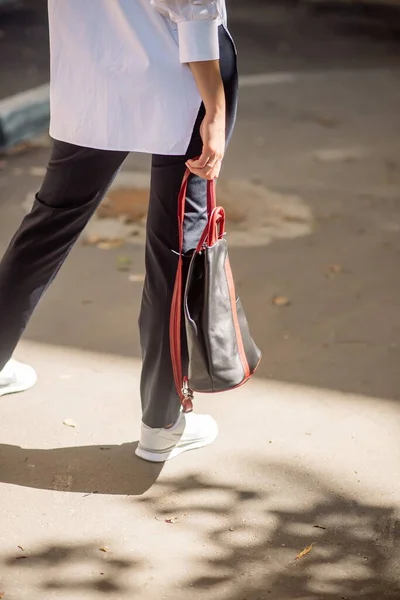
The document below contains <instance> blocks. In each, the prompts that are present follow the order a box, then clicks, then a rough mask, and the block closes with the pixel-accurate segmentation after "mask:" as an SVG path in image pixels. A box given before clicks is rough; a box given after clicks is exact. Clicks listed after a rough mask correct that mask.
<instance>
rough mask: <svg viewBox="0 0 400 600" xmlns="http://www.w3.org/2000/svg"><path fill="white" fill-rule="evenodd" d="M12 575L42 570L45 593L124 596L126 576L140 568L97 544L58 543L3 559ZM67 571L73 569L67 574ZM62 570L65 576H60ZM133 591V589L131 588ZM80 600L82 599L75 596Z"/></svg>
mask: <svg viewBox="0 0 400 600" xmlns="http://www.w3.org/2000/svg"><path fill="white" fill-rule="evenodd" d="M1 562H2V563H3V565H4V566H5V567H6V568H7V569H8V570H9V571H11V572H12V570H13V569H18V571H19V573H20V574H21V573H22V574H23V573H24V572H25V571H29V570H36V569H37V570H38V571H39V572H40V573H41V583H40V586H39V589H40V590H42V591H43V592H45V593H47V594H48V593H51V592H56V591H61V592H63V591H64V592H74V593H79V592H81V593H84V592H89V591H96V592H99V593H100V594H101V595H103V594H104V595H105V594H115V593H117V592H119V593H122V592H124V591H126V589H127V587H126V585H125V583H124V582H123V579H122V578H123V576H124V575H125V573H127V572H128V571H132V570H133V569H137V568H139V567H140V562H139V561H133V560H127V559H126V558H121V557H118V556H115V555H114V554H113V556H112V557H109V556H108V555H107V554H106V553H103V552H101V551H100V550H99V548H98V545H95V544H91V543H88V544H68V545H67V544H65V545H64V544H54V545H51V546H47V545H46V546H43V547H41V548H38V549H33V550H31V551H30V552H29V555H27V554H26V553H25V552H24V551H22V552H19V554H13V555H10V556H7V557H5V558H3V559H2V560H1ZM66 568H69V569H71V570H70V571H67V572H66ZM57 569H62V574H60V573H59V572H58V573H57ZM129 591H135V590H132V587H131V586H130V589H129ZM75 597H78V596H75Z"/></svg>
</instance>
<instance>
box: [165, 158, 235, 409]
mask: <svg viewBox="0 0 400 600" xmlns="http://www.w3.org/2000/svg"><path fill="white" fill-rule="evenodd" d="M190 174H191V173H190V171H189V169H186V171H185V174H184V176H183V180H182V185H181V189H180V192H179V196H178V211H177V212H178V236H179V259H178V266H177V271H176V277H175V285H174V291H173V295H172V302H171V313H170V323H169V339H170V352H171V361H172V370H173V373H174V381H175V386H176V390H177V392H178V394H179V397H180V399H181V403H182V406H183V411H184V412H191V411H192V410H193V392H192V390H191V389H190V388H189V380H188V378H187V377H184V376H183V373H182V344H181V327H182V293H183V278H182V267H183V259H182V252H183V226H184V220H185V205H186V193H187V187H188V181H189V177H190ZM207 215H208V221H207V226H206V227H205V229H204V233H203V235H202V237H201V239H200V242H199V245H198V247H197V249H196V252H199V251H200V250H201V248H202V247H203V246H204V244H205V242H206V241H207V240H210V239H211V238H212V236H214V237H215V235H216V234H215V232H216V230H217V227H219V232H220V233H219V236H222V235H223V232H224V227H225V213H224V211H223V209H222V208H220V207H218V208H217V206H216V191H215V180H212V181H207ZM212 232H214V233H212ZM219 236H218V237H219ZM212 239H214V238H212ZM215 241H216V240H215ZM214 243H215V242H214Z"/></svg>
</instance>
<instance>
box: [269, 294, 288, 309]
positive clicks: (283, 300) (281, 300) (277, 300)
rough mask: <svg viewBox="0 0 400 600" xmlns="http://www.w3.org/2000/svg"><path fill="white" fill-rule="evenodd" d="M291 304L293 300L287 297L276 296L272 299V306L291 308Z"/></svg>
mask: <svg viewBox="0 0 400 600" xmlns="http://www.w3.org/2000/svg"><path fill="white" fill-rule="evenodd" d="M291 303H292V302H291V300H289V298H287V297H286V296H274V297H273V298H272V304H273V305H274V306H279V307H284V306H290V304H291Z"/></svg>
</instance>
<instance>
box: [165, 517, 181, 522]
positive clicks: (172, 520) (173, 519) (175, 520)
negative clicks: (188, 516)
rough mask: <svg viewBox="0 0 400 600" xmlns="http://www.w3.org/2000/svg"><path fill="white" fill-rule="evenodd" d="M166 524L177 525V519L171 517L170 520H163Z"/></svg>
mask: <svg viewBox="0 0 400 600" xmlns="http://www.w3.org/2000/svg"><path fill="white" fill-rule="evenodd" d="M165 522H166V523H177V522H178V517H171V518H170V519H165Z"/></svg>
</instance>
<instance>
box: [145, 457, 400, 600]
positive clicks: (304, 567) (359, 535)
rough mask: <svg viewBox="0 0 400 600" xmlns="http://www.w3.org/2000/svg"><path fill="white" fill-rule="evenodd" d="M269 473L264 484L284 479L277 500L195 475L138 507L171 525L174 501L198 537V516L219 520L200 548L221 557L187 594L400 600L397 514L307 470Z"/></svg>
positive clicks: (225, 598)
mask: <svg viewBox="0 0 400 600" xmlns="http://www.w3.org/2000/svg"><path fill="white" fill-rule="evenodd" d="M261 468H262V471H263V473H262V474H261V481H264V482H269V481H271V477H272V478H274V477H275V476H278V478H279V479H280V485H279V487H277V489H276V491H275V492H272V493H270V492H268V493H266V492H263V491H261V490H260V489H259V486H258V485H257V489H253V487H250V486H248V485H244V486H243V487H239V488H237V487H236V486H235V485H232V484H219V483H209V482H207V481H206V480H205V479H204V477H203V476H201V475H192V476H191V477H185V478H182V479H179V480H174V481H167V482H164V481H163V482H161V483H160V484H159V485H158V486H157V495H152V494H150V495H147V496H146V497H145V498H141V499H140V500H139V501H140V502H141V503H144V504H146V505H148V506H149V508H151V510H153V511H154V512H155V514H156V515H159V516H160V517H165V516H166V515H167V514H171V511H170V509H169V507H168V506H166V504H165V497H168V496H169V495H170V496H171V497H172V498H174V507H173V511H174V514H175V515H176V519H177V520H178V521H179V522H181V526H182V527H186V528H188V529H190V528H192V527H193V528H196V529H197V528H198V525H197V522H198V517H199V515H203V516H204V515H207V516H208V518H209V517H210V515H214V516H216V517H218V523H217V524H216V525H215V526H211V527H210V528H209V529H208V530H207V531H203V532H202V533H201V537H202V538H204V539H198V543H199V544H200V543H201V542H207V543H208V544H209V545H210V544H212V547H213V548H212V551H210V552H209V553H208V556H207V558H204V559H202V560H201V561H200V564H199V565H196V568H195V569H194V571H195V572H196V576H195V577H193V578H192V579H190V580H189V581H187V589H188V590H191V592H192V593H193V592H194V591H195V590H197V591H198V592H201V594H204V595H205V594H206V593H207V597H209V598H218V600H264V599H267V598H273V599H274V600H293V599H294V598H299V599H301V600H353V599H355V598H357V599H359V598H360V599H362V600H380V599H383V598H385V599H390V600H399V598H400V583H399V565H400V562H399V559H400V520H398V515H396V510H395V508H394V507H391V506H384V505H382V506H380V505H379V506H378V505H374V504H372V503H371V504H370V503H364V502H361V501H358V500H354V498H353V497H352V496H351V495H346V494H342V493H338V492H335V491H333V489H332V488H331V487H330V486H327V485H324V484H321V483H320V482H319V481H317V478H316V477H314V476H310V474H309V473H308V472H304V471H301V469H291V468H288V467H287V466H286V465H285V466H284V467H283V466H282V465H279V464H275V465H268V466H265V465H264V467H261ZM255 471H256V472H257V473H258V474H260V472H261V470H260V466H259V465H257V466H256V467H254V466H253V467H249V473H251V472H255ZM264 475H265V478H264ZM160 487H161V492H160V489H159V488H160ZM268 487H269V485H268ZM201 490H202V491H203V492H204V501H202V498H203V496H201V494H200V495H199V492H200V491H201ZM284 490H285V491H284ZM287 490H289V495H287ZM192 494H193V499H194V500H193V501H192V502H191V501H190V498H191V497H192ZM215 494H217V495H215ZM207 496H208V498H207ZM177 499H178V500H177ZM214 502H215V503H214ZM289 505H290V507H289ZM213 522H214V523H216V520H213ZM311 545H312V547H311V549H310V546H311ZM306 548H309V552H308V553H307V554H305V555H304V556H303V557H302V558H299V559H296V557H297V556H298V554H299V553H300V552H301V551H302V550H303V549H306ZM396 571H397V573H396ZM200 597H203V595H200Z"/></svg>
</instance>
